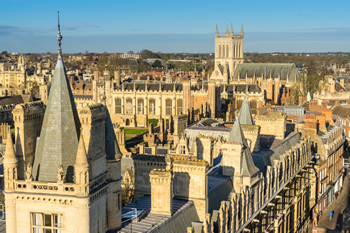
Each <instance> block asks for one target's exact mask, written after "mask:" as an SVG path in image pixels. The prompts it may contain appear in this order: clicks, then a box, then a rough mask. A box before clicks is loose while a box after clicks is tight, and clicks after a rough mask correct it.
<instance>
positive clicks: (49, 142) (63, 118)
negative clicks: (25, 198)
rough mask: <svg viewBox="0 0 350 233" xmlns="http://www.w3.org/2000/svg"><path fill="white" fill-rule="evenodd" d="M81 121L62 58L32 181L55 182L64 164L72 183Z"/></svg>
mask: <svg viewBox="0 0 350 233" xmlns="http://www.w3.org/2000/svg"><path fill="white" fill-rule="evenodd" d="M79 133H80V121H79V118H78V113H77V110H76V107H75V103H74V99H73V95H72V91H71V89H70V85H69V82H68V79H67V75H66V71H65V67H64V64H63V61H62V59H58V60H57V64H56V68H55V74H54V76H53V80H52V84H51V90H50V95H49V100H48V104H47V108H46V111H45V116H44V121H43V125H42V129H41V133H40V138H39V139H38V142H37V147H36V152H35V158H34V165H33V178H34V180H36V181H41V182H56V181H57V174H58V166H59V165H63V169H64V175H65V176H66V182H73V175H74V162H75V158H76V154H77V149H78V136H79Z"/></svg>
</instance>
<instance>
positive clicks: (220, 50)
mask: <svg viewBox="0 0 350 233" xmlns="http://www.w3.org/2000/svg"><path fill="white" fill-rule="evenodd" d="M219 57H221V45H219Z"/></svg>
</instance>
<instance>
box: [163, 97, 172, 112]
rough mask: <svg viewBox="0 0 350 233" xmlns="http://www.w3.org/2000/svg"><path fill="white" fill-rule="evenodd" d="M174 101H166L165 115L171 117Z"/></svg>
mask: <svg viewBox="0 0 350 233" xmlns="http://www.w3.org/2000/svg"><path fill="white" fill-rule="evenodd" d="M172 107H173V106H172V100H171V99H167V100H165V115H168V116H169V115H171V114H172Z"/></svg>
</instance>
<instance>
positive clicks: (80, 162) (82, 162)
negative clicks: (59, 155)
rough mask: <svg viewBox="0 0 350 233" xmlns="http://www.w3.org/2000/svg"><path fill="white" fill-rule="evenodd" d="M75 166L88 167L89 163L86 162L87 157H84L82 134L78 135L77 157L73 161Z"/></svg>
mask: <svg viewBox="0 0 350 233" xmlns="http://www.w3.org/2000/svg"><path fill="white" fill-rule="evenodd" d="M75 166H83V167H88V166H89V163H88V160H87V155H86V150H85V143H84V138H83V134H80V139H79V146H78V151H77V157H76V159H75Z"/></svg>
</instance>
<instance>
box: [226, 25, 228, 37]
mask: <svg viewBox="0 0 350 233" xmlns="http://www.w3.org/2000/svg"><path fill="white" fill-rule="evenodd" d="M226 35H228V25H227V26H226Z"/></svg>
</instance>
